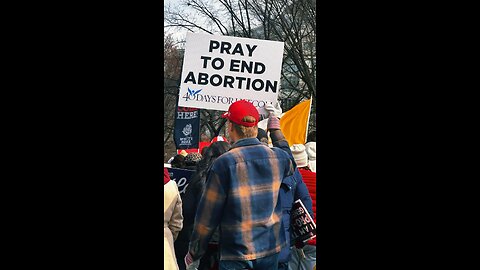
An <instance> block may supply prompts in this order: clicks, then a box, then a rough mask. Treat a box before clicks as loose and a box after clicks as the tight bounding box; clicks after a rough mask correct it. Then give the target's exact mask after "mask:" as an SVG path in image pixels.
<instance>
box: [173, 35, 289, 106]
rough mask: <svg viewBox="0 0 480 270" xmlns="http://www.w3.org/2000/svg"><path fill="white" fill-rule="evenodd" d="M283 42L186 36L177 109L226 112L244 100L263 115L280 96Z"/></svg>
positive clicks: (211, 36)
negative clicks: (266, 106)
mask: <svg viewBox="0 0 480 270" xmlns="http://www.w3.org/2000/svg"><path fill="white" fill-rule="evenodd" d="M282 59H283V42H278V41H271V40H260V39H250V38H239V37H229V36H217V35H209V34H195V33H188V34H187V40H186V45H185V55H184V60H183V69H182V77H181V83H180V92H179V100H178V106H182V107H190V108H199V109H209V110H219V111H228V107H229V106H230V104H232V103H233V102H235V101H237V100H241V99H245V100H248V101H250V102H252V104H253V105H254V106H255V107H256V108H257V109H258V110H259V112H260V114H264V115H265V114H266V111H265V109H264V107H265V105H266V104H269V103H276V102H277V98H278V94H279V93H280V74H281V70H282Z"/></svg>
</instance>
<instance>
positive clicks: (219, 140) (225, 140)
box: [211, 135, 228, 143]
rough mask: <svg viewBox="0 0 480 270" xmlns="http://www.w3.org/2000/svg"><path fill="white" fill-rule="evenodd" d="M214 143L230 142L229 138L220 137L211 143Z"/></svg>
mask: <svg viewBox="0 0 480 270" xmlns="http://www.w3.org/2000/svg"><path fill="white" fill-rule="evenodd" d="M214 142H228V140H227V138H225V137H223V136H220V135H219V136H216V137H215V138H213V139H212V141H211V143H214Z"/></svg>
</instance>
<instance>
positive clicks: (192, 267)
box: [185, 260, 200, 270]
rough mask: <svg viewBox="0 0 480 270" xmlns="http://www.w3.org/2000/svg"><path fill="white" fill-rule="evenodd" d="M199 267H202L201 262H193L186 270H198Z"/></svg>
mask: <svg viewBox="0 0 480 270" xmlns="http://www.w3.org/2000/svg"><path fill="white" fill-rule="evenodd" d="M199 265H200V260H196V261H194V262H192V264H190V265H189V266H187V268H185V269H186V270H198V266H199Z"/></svg>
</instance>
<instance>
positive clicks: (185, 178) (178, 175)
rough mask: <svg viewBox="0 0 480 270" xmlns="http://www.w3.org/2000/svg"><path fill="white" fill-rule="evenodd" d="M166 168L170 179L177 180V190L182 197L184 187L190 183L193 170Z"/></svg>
mask: <svg viewBox="0 0 480 270" xmlns="http://www.w3.org/2000/svg"><path fill="white" fill-rule="evenodd" d="M167 170H168V173H169V174H170V179H171V180H172V181H175V182H177V187H178V191H179V192H180V196H181V197H183V196H184V195H185V189H186V188H187V186H188V184H189V183H190V180H191V178H192V175H193V173H194V172H195V171H192V170H185V169H178V168H167Z"/></svg>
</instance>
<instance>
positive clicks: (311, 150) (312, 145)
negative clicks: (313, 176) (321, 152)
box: [305, 142, 317, 172]
mask: <svg viewBox="0 0 480 270" xmlns="http://www.w3.org/2000/svg"><path fill="white" fill-rule="evenodd" d="M305 151H307V155H308V167H309V168H310V170H311V171H312V172H317V143H316V142H307V143H306V144H305Z"/></svg>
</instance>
